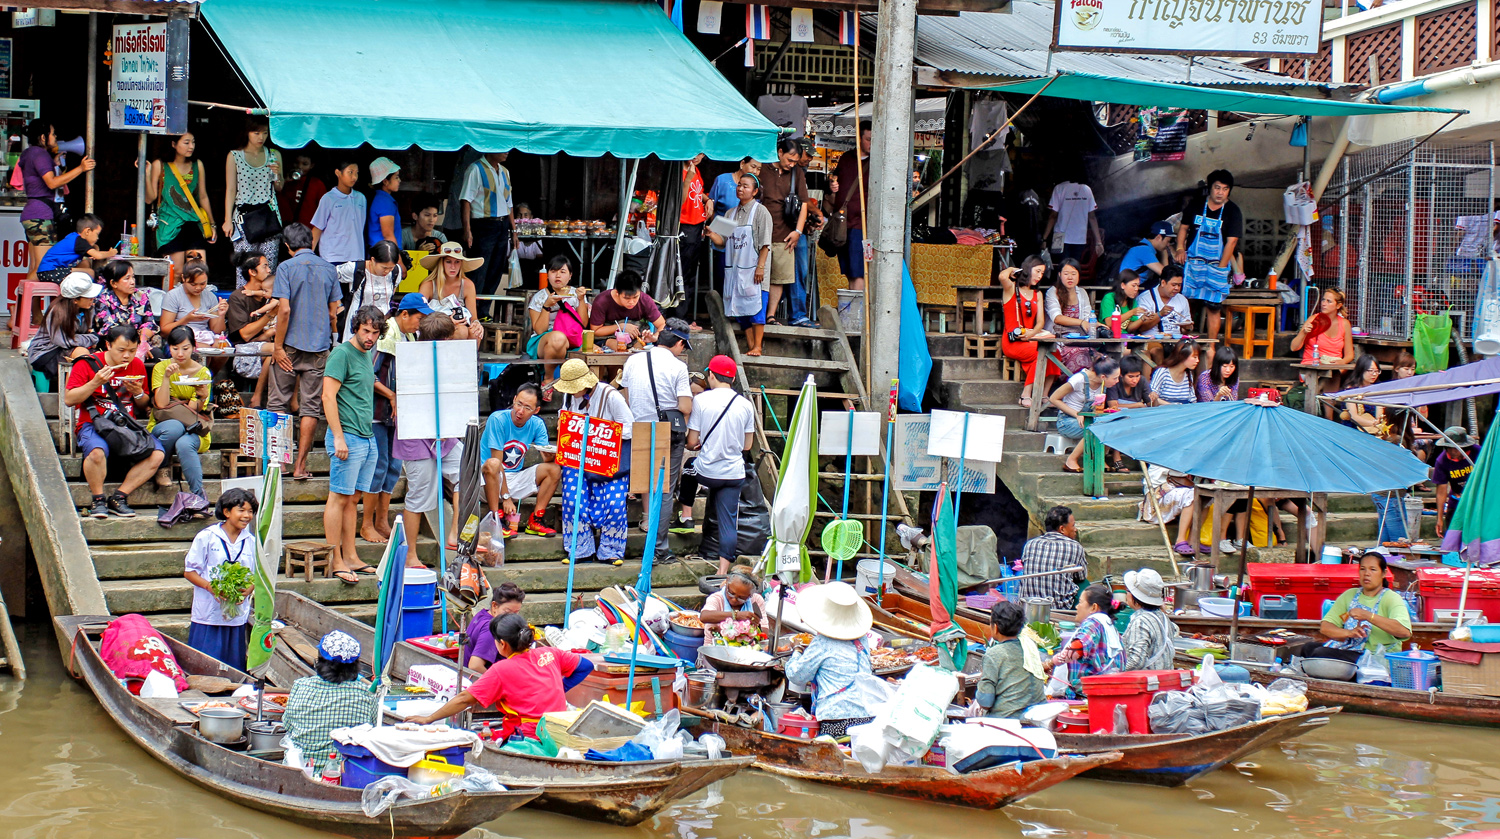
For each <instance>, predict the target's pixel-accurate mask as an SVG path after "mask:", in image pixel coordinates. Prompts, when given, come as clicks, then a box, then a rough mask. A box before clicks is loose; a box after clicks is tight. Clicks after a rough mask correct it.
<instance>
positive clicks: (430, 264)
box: [421, 242, 484, 274]
mask: <svg viewBox="0 0 1500 839" xmlns="http://www.w3.org/2000/svg"><path fill="white" fill-rule="evenodd" d="M440 259H462V260H463V262H464V273H465V274H467V273H469V272H470V271H473V270H474V269H475V268H478V267H479V266H481V265H483V264H484V257H482V256H475V257H465V256H464V246H463V245H461V244H459V243H458V242H444V243H443V246H442V247H441V248H439V249H438V252H437V253H430V254H428V255H426V256H424V257H422V259H421V264H422V267H423V268H426V269H427V270H428V271H431V270H433V268H434V267H435V266H436V265H437V264H438V260H440Z"/></svg>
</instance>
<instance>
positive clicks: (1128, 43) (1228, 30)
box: [1052, 0, 1323, 56]
mask: <svg viewBox="0 0 1500 839" xmlns="http://www.w3.org/2000/svg"><path fill="white" fill-rule="evenodd" d="M1322 27H1323V9H1322V3H1321V2H1316V0H1057V18H1056V20H1055V22H1054V24H1053V30H1052V41H1053V44H1052V45H1053V47H1054V48H1055V49H1059V50H1085V51H1103V52H1147V53H1171V54H1175V55H1184V54H1192V55H1239V56H1267V55H1310V54H1313V53H1316V52H1317V51H1318V47H1319V45H1320V44H1321V42H1322V32H1323V29H1322Z"/></svg>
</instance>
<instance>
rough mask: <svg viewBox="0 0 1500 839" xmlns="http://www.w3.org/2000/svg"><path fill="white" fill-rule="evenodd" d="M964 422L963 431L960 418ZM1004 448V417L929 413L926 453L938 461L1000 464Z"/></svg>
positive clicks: (961, 413) (952, 412) (951, 412)
mask: <svg viewBox="0 0 1500 839" xmlns="http://www.w3.org/2000/svg"><path fill="white" fill-rule="evenodd" d="M965 417H967V418H968V427H967V429H966V428H965V425H964V418H965ZM1004 448H1005V417H999V416H994V415H991V414H966V413H964V412H963V411H933V412H932V428H931V430H930V431H929V432H928V439H927V453H928V454H930V455H936V456H938V457H953V458H959V457H961V458H964V459H966V460H988V461H991V462H994V463H999V462H1000V455H1001V452H1002V450H1003V449H1004Z"/></svg>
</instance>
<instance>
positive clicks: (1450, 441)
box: [1437, 425, 1474, 449]
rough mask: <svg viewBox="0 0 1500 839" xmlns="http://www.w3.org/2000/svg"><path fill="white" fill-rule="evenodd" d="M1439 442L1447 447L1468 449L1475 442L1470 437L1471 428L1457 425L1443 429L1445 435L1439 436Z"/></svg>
mask: <svg viewBox="0 0 1500 839" xmlns="http://www.w3.org/2000/svg"><path fill="white" fill-rule="evenodd" d="M1437 444H1438V445H1439V446H1442V447H1443V448H1447V449H1467V448H1468V447H1470V446H1472V445H1474V442H1473V441H1472V440H1470V439H1469V429H1467V428H1464V427H1463V426H1461V425H1455V426H1453V427H1451V428H1445V429H1443V436H1442V437H1439V438H1438V440H1437Z"/></svg>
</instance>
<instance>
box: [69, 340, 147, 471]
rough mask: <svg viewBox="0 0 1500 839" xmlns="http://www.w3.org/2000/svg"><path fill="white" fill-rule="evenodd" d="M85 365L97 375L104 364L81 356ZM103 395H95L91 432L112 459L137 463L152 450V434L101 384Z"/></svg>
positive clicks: (111, 390) (92, 358)
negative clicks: (101, 442) (105, 444)
mask: <svg viewBox="0 0 1500 839" xmlns="http://www.w3.org/2000/svg"><path fill="white" fill-rule="evenodd" d="M84 363H85V364H87V365H88V366H89V369H91V370H93V371H94V373H95V374H97V373H98V372H99V371H100V370H102V369H103V367H104V365H103V363H102V362H100V361H99V357H98V356H95V355H89V356H85V357H84ZM102 390H103V395H99V394H96V395H95V396H94V400H93V401H94V430H95V431H97V432H98V433H99V436H100V437H103V438H104V442H106V443H108V444H109V453H110V455H111V456H112V457H118V458H121V459H124V460H139V459H141V458H142V457H144V456H146V455H147V454H149V453H150V452H151V450H152V449H153V448H155V447H154V446H153V445H152V444H151V435H150V434H148V433H146V429H145V428H144V427H143V426H142V425H141V424H140V423H139V422H137V421H136V418H135V417H133V416H131V415H130V413H129V411H126V410H123V409H122V408H121V407H120V396H119V394H118V393H116V392H115V389H114V387H113V386H112V385H110V384H109V383H108V382H105V383H104V385H103V388H102Z"/></svg>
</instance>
